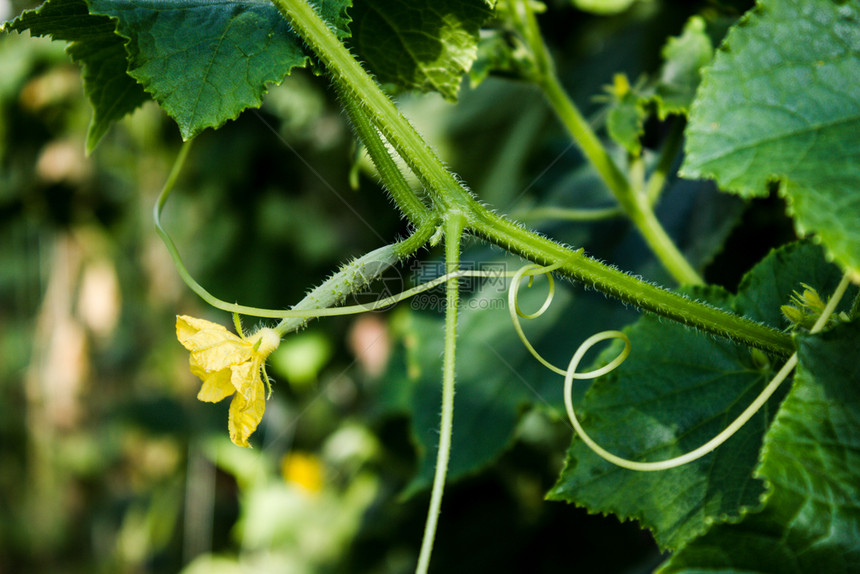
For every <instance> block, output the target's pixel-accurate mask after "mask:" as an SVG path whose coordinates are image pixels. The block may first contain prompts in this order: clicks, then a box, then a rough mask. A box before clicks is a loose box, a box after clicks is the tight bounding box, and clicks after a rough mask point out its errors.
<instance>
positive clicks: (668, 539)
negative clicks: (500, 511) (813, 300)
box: [549, 243, 840, 548]
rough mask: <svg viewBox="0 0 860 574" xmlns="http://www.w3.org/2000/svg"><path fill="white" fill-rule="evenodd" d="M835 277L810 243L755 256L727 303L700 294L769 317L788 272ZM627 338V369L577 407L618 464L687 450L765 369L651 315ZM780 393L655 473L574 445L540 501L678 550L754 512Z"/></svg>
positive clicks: (788, 286)
mask: <svg viewBox="0 0 860 574" xmlns="http://www.w3.org/2000/svg"><path fill="white" fill-rule="evenodd" d="M839 275H840V274H839V271H838V269H836V268H835V267H834V266H833V265H830V264H828V263H827V262H826V261H825V259H824V257H823V254H822V253H821V250H820V249H819V248H817V247H816V246H814V245H810V244H807V243H801V244H797V245H792V246H789V247H786V248H784V249H781V250H778V251H775V252H774V253H772V254H771V255H770V256H768V257H767V258H765V260H763V261H762V262H761V263H760V264H759V265H758V266H756V267H755V268H754V269H753V270H752V271H751V272H750V273H749V274H748V275H747V277H746V278H745V280H744V282H743V284H742V287H741V292H740V293H739V295H737V296H736V297H731V296H730V295H728V294H725V293H719V292H709V293H702V294H701V295H700V296H706V297H707V299H708V300H709V301H711V302H712V303H714V304H721V305H722V306H731V305H734V306H736V307H740V308H742V309H744V310H745V311H747V316H749V317H751V318H753V319H756V320H760V321H764V322H771V320H772V319H773V318H774V317H777V316H780V311H779V306H780V305H781V304H782V303H784V302H785V301H787V300H788V298H789V297H790V295H791V293H792V290H793V289H797V288H798V287H799V285H798V284H797V283H795V278H796V277H797V276H802V277H804V281H806V282H809V281H812V282H813V283H814V285H813V286H814V287H816V288H818V289H819V291H820V292H822V293H825V292H828V291H827V290H826V289H827V288H828V287H830V285H831V281H832V279H833V277H835V278H836V280H837V281H838V278H839ZM811 285H812V284H811ZM753 301H754V302H755V305H753V304H752V302H753ZM782 321H783V323H784V320H782ZM628 335H629V337H630V340H631V343H632V349H631V354H630V357H629V358H628V360H627V362H625V363H624V364H623V365H622V366H621V367H619V368H618V369H617V370H616V371H614V372H613V373H611V374H610V375H608V376H606V377H604V378H602V379H600V380H599V382H596V383H595V384H594V385H592V387H591V388H590V389H589V391H588V393H587V394H586V398H585V401H584V404H582V405H580V406H578V407H577V410H578V413H579V414H580V415H581V418H582V421H583V426H584V427H585V429H586V432H588V433H589V434H590V435H591V436H592V437H593V438H594V439H595V440H596V441H597V442H598V444H601V445H604V447H605V448H607V450H609V451H610V452H614V453H616V454H618V455H619V456H622V457H625V458H630V459H634V460H643V459H644V460H652V461H654V460H663V459H667V458H671V457H674V456H678V455H681V454H683V453H685V452H688V451H690V450H693V449H694V448H697V447H699V446H700V445H702V444H704V443H705V442H707V441H708V440H710V439H711V438H712V437H714V436H715V435H717V434H718V433H719V432H720V431H721V430H722V429H723V428H725V427H726V426H727V425H728V424H729V423H730V422H731V421H733V420H734V419H735V418H736V417H737V416H738V415H739V414H740V413H741V412H742V411H743V410H744V409H745V408H746V406H747V405H749V404H750V403H751V402H752V401H753V400H754V398H755V397H756V396H757V395H758V393H759V392H760V391H761V389H762V388H763V386H764V385H765V384H766V383H767V382H768V381H769V380H770V378H771V377H772V375H773V373H774V368H773V367H774V366H773V365H770V364H769V362H768V360H767V359H766V358H765V357H763V356H762V355H760V354H758V353H751V352H750V350H749V349H747V348H744V347H741V346H738V345H735V344H733V343H730V342H728V341H725V340H718V339H713V338H707V337H702V336H701V335H700V334H699V333H696V332H694V331H692V330H689V329H686V328H684V327H681V326H679V325H676V324H668V323H664V322H661V321H659V320H658V319H656V318H654V317H651V316H645V317H643V318H642V319H640V320H639V321H638V322H637V323H636V324H635V325H634V326H633V327H631V328H630V329H628ZM780 398H781V397H780V396H779V393H778V394H777V396H775V397H774V398H772V399H771V401H770V402H769V403H768V405H767V407H766V408H765V409H763V410H762V411H761V412H759V413H758V414H757V415H756V416H755V417H753V419H752V420H751V421H750V422H748V423H747V424H746V425H745V426H744V427H743V428H742V429H741V430H740V431H739V432H738V433H737V434H735V435H734V436H733V437H732V438H731V439H729V441H727V442H726V443H725V444H724V445H723V446H721V447H720V448H718V449H717V450H716V451H714V452H713V453H710V454H709V455H707V456H705V457H703V458H701V459H699V460H697V461H694V462H693V463H690V464H687V465H684V466H681V467H678V468H675V469H671V470H667V471H662V472H634V471H630V470H626V469H622V468H619V467H616V466H614V465H612V464H610V463H608V462H606V461H605V460H603V459H602V458H599V457H598V456H597V455H596V454H594V453H593V452H592V451H591V450H590V449H589V448H588V447H587V446H586V445H585V444H584V443H583V442H582V441H581V440H579V439H578V438H576V439H574V441H573V443H572V445H571V448H570V450H569V451H568V458H567V462H566V465H565V469H564V471H563V472H562V475H561V477H560V478H559V481H558V483H557V484H556V486H555V487H554V488H553V490H552V491H551V492H550V495H549V496H550V498H552V499H556V500H566V501H569V502H574V503H576V504H577V505H581V506H586V507H587V508H588V509H589V510H590V511H591V512H603V513H614V514H617V515H619V516H620V517H621V518H634V519H637V520H639V521H640V522H641V523H642V524H643V525H644V526H647V527H648V528H650V529H651V530H652V531H653V533H654V536H655V539H656V540H657V542H658V543H659V544H660V545H661V546H663V547H666V548H678V547H679V546H681V545H683V544H684V543H685V542H686V541H688V540H690V539H692V538H694V537H696V536H698V535H700V534H702V533H703V532H705V530H706V529H707V528H708V526H709V525H710V524H711V523H713V522H715V521H725V520H733V519H737V518H739V517H740V516H742V514H743V513H744V512H746V511H747V509H750V508H755V507H756V506H758V504H759V499H760V496H761V495H762V494H763V493H764V485H763V483H762V482H761V481H759V480H756V479H755V478H753V476H752V472H753V469H754V467H755V465H756V463H757V461H758V457H759V448H760V446H761V441H762V438H763V436H764V432H765V430H766V429H767V427H768V425H769V423H770V420H771V418H772V414H773V412H774V411H775V408H776V405H777V404H778V401H779V400H780Z"/></svg>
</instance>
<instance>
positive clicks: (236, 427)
mask: <svg viewBox="0 0 860 574" xmlns="http://www.w3.org/2000/svg"><path fill="white" fill-rule="evenodd" d="M258 380H259V379H258ZM259 384H260V387H259V389H257V391H256V392H254V393H252V395H253V397H252V399H251V400H250V401H248V400H245V397H244V396H243V395H242V394H240V393H236V394H235V395H234V396H233V401H232V402H231V403H230V413H229V422H228V424H227V428H228V430H229V431H230V440H232V441H233V443H234V444H236V445H238V446H244V447H245V448H251V445H250V444H249V443H248V437H250V436H251V434H252V433H253V432H254V431H255V430H257V425H259V424H260V421H261V420H262V419H263V411H265V410H266V393H265V391H264V389H263V383H262V381H260V383H259Z"/></svg>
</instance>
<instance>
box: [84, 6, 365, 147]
mask: <svg viewBox="0 0 860 574" xmlns="http://www.w3.org/2000/svg"><path fill="white" fill-rule="evenodd" d="M89 4H90V9H91V10H92V12H94V13H98V14H104V15H106V16H111V17H113V18H116V19H117V32H118V33H119V34H121V35H122V36H123V37H125V38H127V39H128V43H127V46H126V48H127V50H128V54H129V66H128V73H129V75H131V76H132V77H133V78H135V79H136V80H137V81H139V82H140V83H141V84H142V85H143V86H144V88H145V89H146V91H147V92H149V93H150V94H152V97H153V98H154V99H155V100H156V101H157V102H158V103H159V104H160V105H161V107H162V108H164V110H165V111H166V112H167V113H168V114H169V115H170V116H171V117H173V119H175V120H176V123H177V124H178V125H179V130H180V132H181V133H182V137H183V138H185V139H190V138H192V137H194V136H195V135H197V134H198V133H200V132H201V131H202V130H204V129H206V128H209V127H211V128H218V127H220V126H221V125H223V124H224V123H225V122H226V121H227V120H230V119H235V118H236V117H238V115H239V114H240V113H241V112H242V111H243V110H244V109H245V108H249V107H259V106H260V104H261V102H262V98H263V95H264V94H265V93H266V89H267V85H268V84H279V83H280V82H281V81H283V79H284V77H285V76H286V75H287V74H289V73H290V71H291V70H292V69H293V68H295V67H301V66H304V65H305V64H306V63H307V61H308V58H307V56H306V55H305V52H304V50H303V48H302V42H301V40H299V39H298V38H297V37H296V36H295V34H294V33H293V32H292V30H291V29H290V27H289V25H288V24H287V22H286V20H284V18H283V17H282V16H281V14H280V13H279V12H278V11H277V9H276V8H275V7H274V5H272V4H271V3H269V2H264V1H263V0H236V1H216V2H212V1H208V0H188V1H186V0H158V1H156V0H141V1H134V2H132V1H131V0H89ZM347 5H348V3H347V2H324V3H322V6H323V7H324V8H325V11H324V12H323V16H324V17H325V18H326V20H327V21H329V22H335V23H336V28H337V29H338V30H339V31H340V35H341V37H343V36H346V35H347V34H348V32H347V28H346V26H347V24H348V18H347V17H346V13H345V11H346V7H347Z"/></svg>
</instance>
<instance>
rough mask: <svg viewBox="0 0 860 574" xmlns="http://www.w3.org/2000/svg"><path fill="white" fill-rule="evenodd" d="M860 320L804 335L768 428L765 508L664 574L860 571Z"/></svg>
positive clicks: (722, 529) (718, 532)
mask: <svg viewBox="0 0 860 574" xmlns="http://www.w3.org/2000/svg"><path fill="white" fill-rule="evenodd" d="M858 348H860V323H858V322H856V321H855V322H854V323H852V324H846V325H842V326H840V327H837V328H835V329H833V330H832V331H829V332H828V333H825V334H823V335H821V336H808V335H807V336H803V337H801V344H800V350H799V360H800V365H799V367H798V373H797V375H796V377H795V382H794V388H793V389H792V391H791V393H790V394H789V395H788V397H787V398H786V399H785V402H784V403H783V405H782V408H781V409H780V411H779V414H778V416H777V417H776V420H775V422H774V424H773V426H772V427H771V429H770V431H769V432H768V434H767V437H766V440H765V444H764V449H763V451H762V463H761V466H760V467H759V469H758V470H757V473H756V474H757V475H758V476H759V477H761V478H763V479H765V480H766V481H767V483H768V495H767V499H766V501H765V505H764V508H763V509H762V511H761V512H757V513H751V514H748V515H746V516H745V517H744V519H743V520H742V521H741V522H739V523H737V524H724V525H719V526H716V527H715V528H713V529H712V530H710V531H709V532H708V533H707V534H706V535H705V536H702V537H701V538H699V539H697V540H695V541H693V542H692V543H690V544H689V545H688V546H687V547H685V548H683V549H682V550H681V551H679V552H678V553H677V554H676V555H675V556H674V557H673V558H672V559H671V560H670V561H669V562H668V563H667V565H666V566H665V567H664V568H663V569H662V570H661V572H662V573H664V574H670V573H671V574H680V573H690V574H692V573H693V572H722V573H726V574H732V573H737V574H741V573H743V574H751V573H755V572H760V573H772V572H779V573H786V574H804V573H809V574H818V573H823V572H826V573H827V574H849V573H852V572H857V571H858V570H860V481H858V474H860V385H858V381H860V362H858V361H857V360H856V357H857V349H858Z"/></svg>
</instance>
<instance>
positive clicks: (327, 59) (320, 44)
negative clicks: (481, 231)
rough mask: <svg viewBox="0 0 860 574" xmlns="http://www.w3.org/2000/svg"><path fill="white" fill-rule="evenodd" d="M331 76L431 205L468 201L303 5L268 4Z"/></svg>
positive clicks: (282, 0) (291, 1) (280, 0)
mask: <svg viewBox="0 0 860 574" xmlns="http://www.w3.org/2000/svg"><path fill="white" fill-rule="evenodd" d="M271 2H272V3H273V4H274V5H275V7H276V8H277V9H278V10H279V11H280V12H281V14H283V15H284V16H285V17H286V18H287V20H288V21H289V22H290V24H291V25H292V26H293V28H294V29H295V30H296V32H298V34H299V35H300V36H301V37H302V39H303V40H304V41H305V42H307V43H308V45H309V46H310V48H311V49H312V50H313V51H314V53H315V54H316V55H317V57H318V58H319V59H320V60H321V61H322V63H323V64H325V67H326V69H328V70H329V72H330V73H331V74H332V76H333V79H334V81H335V82H336V83H337V84H338V86H339V88H340V90H341V92H342V94H343V95H344V97H348V98H352V99H353V100H354V101H355V102H356V103H358V104H359V105H361V106H362V107H363V108H364V110H365V111H366V112H367V116H368V118H370V120H371V121H372V122H373V123H374V125H376V127H377V129H379V131H380V132H382V134H383V135H384V136H385V139H387V140H388V141H389V142H390V143H391V145H392V146H393V147H394V149H395V150H396V151H397V153H398V154H399V155H400V157H402V158H403V160H404V161H405V162H406V163H407V165H409V168H410V169H411V170H412V171H413V172H414V173H415V175H417V176H418V178H419V179H420V180H421V181H422V183H423V184H424V186H425V188H426V190H427V192H428V193H429V194H430V195H431V198H432V200H433V202H434V203H435V204H437V205H438V206H439V207H441V208H450V207H452V206H454V205H457V204H460V206H461V207H463V203H464V202H465V201H468V200H467V197H468V199H471V200H472V201H474V199H473V198H471V195H470V194H469V193H468V192H467V191H466V190H465V189H464V188H463V187H462V185H461V184H460V182H459V181H457V178H456V177H454V175H453V174H452V173H451V172H450V171H448V170H447V169H446V168H445V166H444V164H443V163H442V160H440V159H439V157H438V156H437V155H436V154H435V152H433V150H432V149H431V148H430V146H429V145H427V142H425V141H424V139H423V138H422V137H421V136H420V135H419V134H418V132H417V131H416V130H415V128H414V127H412V125H411V124H410V123H409V121H408V120H407V119H406V118H405V117H404V116H403V115H402V114H401V113H400V111H399V110H398V109H397V107H396V106H395V105H394V103H393V102H392V101H391V100H390V99H389V98H388V96H386V95H385V94H384V93H383V92H382V90H381V89H379V86H378V85H377V84H376V82H374V81H373V79H372V78H371V77H370V76H369V75H368V74H367V72H365V70H364V69H363V68H362V67H361V64H359V63H358V61H357V60H356V59H355V58H354V57H353V56H352V54H350V53H349V51H348V50H347V49H346V48H345V47H344V46H343V45H342V44H341V43H340V41H339V40H338V39H337V37H336V36H335V35H334V34H333V33H332V31H331V30H330V29H329V27H328V26H327V25H326V23H325V22H324V21H323V20H322V18H320V16H319V15H318V14H317V13H316V11H314V9H313V8H312V7H311V6H310V5H309V4H308V3H307V1H306V0H271Z"/></svg>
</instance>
